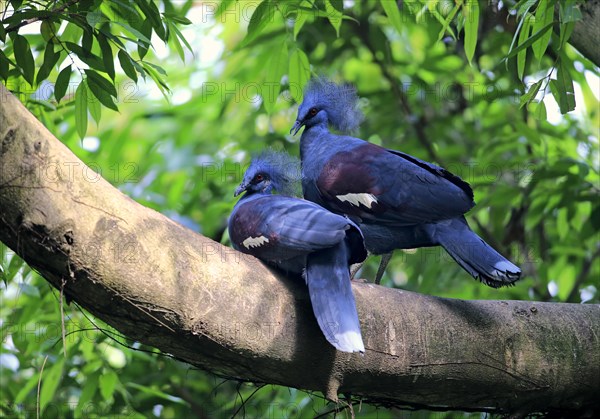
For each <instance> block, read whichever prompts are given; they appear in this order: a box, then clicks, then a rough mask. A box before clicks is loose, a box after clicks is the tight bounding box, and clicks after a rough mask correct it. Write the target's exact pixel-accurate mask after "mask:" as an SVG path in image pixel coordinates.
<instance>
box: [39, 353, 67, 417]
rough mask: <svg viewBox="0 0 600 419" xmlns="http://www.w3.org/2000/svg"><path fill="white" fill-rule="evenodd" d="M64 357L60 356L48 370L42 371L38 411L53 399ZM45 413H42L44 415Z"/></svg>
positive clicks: (42, 409) (59, 379)
mask: <svg viewBox="0 0 600 419" xmlns="http://www.w3.org/2000/svg"><path fill="white" fill-rule="evenodd" d="M64 363H65V359H64V358H60V359H59V360H58V361H57V362H56V364H54V365H53V366H52V367H51V368H50V369H49V370H48V369H45V370H44V371H42V387H41V390H40V412H43V411H44V409H45V408H46V406H47V405H48V403H50V402H51V401H52V400H53V399H54V394H55V393H56V389H57V388H58V385H59V384H60V381H61V376H62V372H63V365H64ZM44 416H45V415H42V417H44Z"/></svg>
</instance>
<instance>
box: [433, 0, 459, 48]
mask: <svg viewBox="0 0 600 419" xmlns="http://www.w3.org/2000/svg"><path fill="white" fill-rule="evenodd" d="M459 10H460V7H458V6H454V8H453V9H452V11H451V12H450V13H449V14H448V16H446V19H445V20H443V22H442V29H440V32H439V33H438V39H437V40H438V42H439V41H441V40H442V38H443V37H444V35H445V34H446V32H448V33H449V34H450V36H452V38H454V39H455V40H456V35H455V34H454V31H453V30H452V28H451V27H450V24H451V23H452V22H453V21H454V17H455V16H456V14H457V13H458V11H459Z"/></svg>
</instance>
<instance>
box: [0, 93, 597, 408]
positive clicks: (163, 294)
mask: <svg viewBox="0 0 600 419" xmlns="http://www.w3.org/2000/svg"><path fill="white" fill-rule="evenodd" d="M0 240H2V242H4V243H5V244H7V245H8V246H9V247H10V248H11V249H13V250H14V251H15V252H16V253H17V254H19V255H20V256H21V257H22V258H23V259H24V260H26V261H27V263H28V264H29V265H30V266H32V267H33V268H34V269H36V270H37V271H38V272H40V274H41V275H42V276H43V277H44V278H46V279H47V280H48V281H49V282H50V283H51V284H52V285H54V286H55V287H56V288H58V289H61V288H62V289H63V291H64V294H65V295H66V296H67V297H68V298H70V299H72V300H75V301H77V302H78V303H79V304H81V305H82V306H83V307H85V308H86V309H87V310H89V311H90V312H91V313H93V314H94V315H96V316H97V317H99V318H101V319H102V320H104V321H106V322H107V323H108V324H110V325H112V326H113V327H115V328H116V329H117V330H119V331H121V332H122V333H123V334H124V335H126V336H128V337H129V338H131V339H134V340H138V341H140V342H143V343H146V344H149V345H152V346H154V347H157V348H159V349H161V350H162V351H165V352H168V353H170V354H173V355H174V356H175V357H177V358H179V359H181V360H183V361H185V362H188V363H190V364H193V365H195V366H198V367H200V368H203V369H206V370H209V371H212V372H214V373H217V374H222V375H226V376H229V377H235V378H239V379H241V380H249V381H254V382H261V383H273V384H281V385H285V386H291V387H297V388H302V389H309V390H319V391H322V392H323V393H324V394H325V395H326V396H327V397H328V398H330V399H332V400H336V399H337V395H338V393H340V392H343V393H351V394H352V395H353V396H359V397H363V398H364V399H365V400H367V401H370V402H378V403H385V404H388V405H389V404H391V405H412V406H420V407H428V408H436V409H440V408H443V409H448V410H451V409H458V410H479V411H495V412H517V413H527V412H535V411H548V410H553V409H566V410H576V409H588V410H589V409H591V410H594V409H596V410H597V409H598V407H599V403H600V402H599V401H598V394H600V306H597V305H579V304H553V303H539V302H529V301H461V300H453V299H445V298H436V297H431V296H426V295H420V294H416V293H410V292H405V291H400V290H394V289H389V288H384V287H380V286H377V285H373V284H361V283H354V284H353V290H354V293H355V295H356V303H357V307H358V312H359V317H360V320H361V326H362V330H363V337H364V342H365V346H366V353H365V354H364V355H363V356H361V355H358V354H345V353H340V352H336V351H335V350H334V348H333V347H331V346H330V345H329V344H328V343H327V342H326V341H325V339H324V338H323V336H322V335H321V333H320V330H319V328H318V326H317V323H316V321H315V319H314V317H313V314H312V310H311V307H310V301H309V299H308V295H307V292H306V289H305V286H304V284H303V282H302V280H301V279H300V278H286V277H283V276H281V275H278V274H277V273H275V272H274V271H272V270H270V269H269V268H267V267H265V265H263V264H262V263H261V262H260V261H258V260H257V259H254V258H253V257H250V256H247V255H243V254H241V253H238V252H236V251H234V250H233V249H230V248H228V247H224V246H222V245H220V244H219V243H216V242H213V241H211V240H210V239H208V238H205V237H203V236H201V235H198V234H196V233H194V232H192V231H190V230H187V229H185V228H184V227H182V226H181V225H179V224H177V223H175V222H173V221H171V220H169V219H168V218H166V217H164V216H163V215H161V214H159V213H157V212H155V211H153V210H151V209H148V208H145V207H143V206H141V205H139V204H137V203H136V202H134V201H133V200H131V199H130V198H128V197H127V196H125V195H123V194H122V193H121V192H120V191H119V190H117V189H116V188H114V187H112V186H111V185H110V184H109V183H108V182H106V181H105V180H104V179H102V178H99V177H97V176H96V175H95V174H94V173H93V172H92V171H91V170H90V169H88V168H87V166H85V165H84V163H83V162H81V161H80V160H79V159H78V158H77V157H75V156H74V155H73V154H72V153H71V152H70V151H69V150H68V149H67V148H66V147H65V146H64V145H63V144H62V143H61V142H60V141H59V140H57V139H56V138H55V137H54V136H53V135H52V134H51V133H50V132H48V130H47V129H46V128H45V127H44V126H43V125H42V124H41V123H40V122H39V121H38V120H37V119H36V118H35V117H34V116H33V115H31V114H30V113H29V112H28V111H27V110H26V109H25V107H24V106H23V105H22V104H21V103H20V102H19V100H18V99H17V98H16V97H14V96H13V95H12V94H10V93H9V92H8V91H7V90H6V89H5V87H4V86H1V85H0Z"/></svg>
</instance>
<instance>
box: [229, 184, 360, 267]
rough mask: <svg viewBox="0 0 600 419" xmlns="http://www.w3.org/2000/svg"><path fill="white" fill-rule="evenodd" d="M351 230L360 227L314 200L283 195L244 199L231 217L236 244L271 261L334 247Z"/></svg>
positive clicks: (234, 243) (231, 233) (240, 248)
mask: <svg viewBox="0 0 600 419" xmlns="http://www.w3.org/2000/svg"><path fill="white" fill-rule="evenodd" d="M350 229H355V230H358V228H357V227H355V226H354V225H353V224H352V222H351V221H350V220H348V219H347V218H345V217H342V216H340V215H336V214H333V213H331V212H329V211H327V210H325V209H323V208H322V207H320V206H319V205H317V204H314V203H312V202H308V201H305V200H303V199H296V198H291V197H284V196H279V195H254V196H251V197H248V198H246V199H245V198H242V199H241V200H240V201H239V202H238V204H237V205H236V207H235V209H234V211H233V213H232V215H231V217H230V220H229V235H230V238H231V241H232V243H233V245H234V247H235V248H236V249H238V250H240V251H242V252H244V253H248V254H252V255H254V256H256V257H259V258H261V259H263V260H267V261H281V260H288V259H292V258H295V257H298V256H302V255H306V254H308V253H311V252H314V251H317V250H320V249H326V248H329V247H332V246H334V245H335V244H337V243H339V242H341V241H342V240H344V239H345V238H346V235H347V232H348V230H350ZM360 239H361V241H362V236H361V238H360ZM363 251H364V250H363ZM363 259H364V257H363Z"/></svg>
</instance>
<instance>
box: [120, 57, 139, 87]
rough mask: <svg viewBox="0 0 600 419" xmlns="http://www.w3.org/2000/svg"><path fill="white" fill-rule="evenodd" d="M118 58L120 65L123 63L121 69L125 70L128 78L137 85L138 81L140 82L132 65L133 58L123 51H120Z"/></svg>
mask: <svg viewBox="0 0 600 419" xmlns="http://www.w3.org/2000/svg"><path fill="white" fill-rule="evenodd" d="M117 57H118V58H119V63H121V68H122V69H123V71H124V72H125V74H126V75H127V77H129V78H130V79H131V80H133V81H134V82H136V83H137V81H138V76H137V72H136V71H135V68H134V67H133V64H132V63H131V61H132V58H131V57H130V56H129V54H128V53H127V52H125V51H123V50H119V53H118V54H117Z"/></svg>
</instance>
